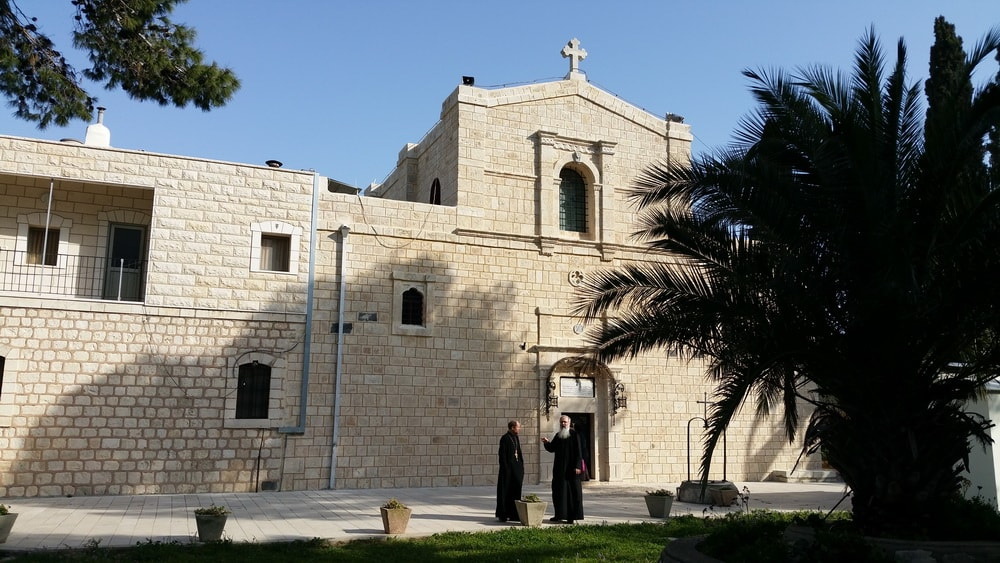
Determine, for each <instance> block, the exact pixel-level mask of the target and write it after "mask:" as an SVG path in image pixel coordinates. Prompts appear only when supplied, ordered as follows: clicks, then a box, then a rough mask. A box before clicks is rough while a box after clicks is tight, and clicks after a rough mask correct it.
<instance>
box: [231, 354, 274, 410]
mask: <svg viewBox="0 0 1000 563" xmlns="http://www.w3.org/2000/svg"><path fill="white" fill-rule="evenodd" d="M270 399H271V366H268V365H264V364H262V363H260V362H250V363H246V364H243V365H241V366H240V372H239V381H238V382H237V386H236V418H267V405H268V401H270Z"/></svg>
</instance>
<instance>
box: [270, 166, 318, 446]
mask: <svg viewBox="0 0 1000 563" xmlns="http://www.w3.org/2000/svg"><path fill="white" fill-rule="evenodd" d="M319 180H320V176H319V174H317V173H315V172H313V193H312V196H313V198H312V209H311V210H310V213H309V274H308V279H307V281H306V330H305V335H304V336H303V337H302V338H303V340H304V342H303V346H302V385H301V388H300V390H299V397H300V399H299V400H300V401H301V404H300V405H299V424H298V425H297V426H286V427H284V428H278V432H279V433H280V434H305V432H306V411H307V410H308V408H309V364H310V363H312V362H311V360H310V357H309V356H310V354H311V351H312V324H313V293H314V292H315V288H316V246H317V242H316V230H317V229H316V222H317V218H318V216H319V186H320V181H319Z"/></svg>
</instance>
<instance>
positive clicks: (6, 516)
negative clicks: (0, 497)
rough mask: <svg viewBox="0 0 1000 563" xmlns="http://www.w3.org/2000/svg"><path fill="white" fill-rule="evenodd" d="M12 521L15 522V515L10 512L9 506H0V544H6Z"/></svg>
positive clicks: (12, 524)
mask: <svg viewBox="0 0 1000 563" xmlns="http://www.w3.org/2000/svg"><path fill="white" fill-rule="evenodd" d="M14 520H17V513H16V512H11V511H10V507H9V506H6V505H3V504H0V543H6V542H7V536H9V535H10V529H11V528H13V527H14Z"/></svg>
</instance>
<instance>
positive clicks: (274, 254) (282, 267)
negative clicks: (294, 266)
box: [260, 233, 292, 272]
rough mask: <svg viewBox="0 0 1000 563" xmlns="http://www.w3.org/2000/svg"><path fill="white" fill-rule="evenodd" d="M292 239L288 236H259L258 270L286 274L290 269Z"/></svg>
mask: <svg viewBox="0 0 1000 563" xmlns="http://www.w3.org/2000/svg"><path fill="white" fill-rule="evenodd" d="M291 247H292V237H290V236H288V235H273V234H263V233H262V234H261V235H260V269H261V270H267V271H271V272H287V271H289V269H290V259H289V258H290V256H291Z"/></svg>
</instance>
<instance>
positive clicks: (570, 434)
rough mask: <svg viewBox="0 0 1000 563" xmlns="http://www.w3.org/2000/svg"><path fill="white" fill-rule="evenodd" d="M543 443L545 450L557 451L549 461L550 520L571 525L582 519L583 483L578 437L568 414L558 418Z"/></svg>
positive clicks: (581, 456)
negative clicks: (557, 422) (550, 462)
mask: <svg viewBox="0 0 1000 563" xmlns="http://www.w3.org/2000/svg"><path fill="white" fill-rule="evenodd" d="M542 445H544V446H545V450H546V451H548V452H552V453H554V454H556V455H555V459H554V460H553V462H552V508H553V510H554V511H555V516H553V517H552V518H549V521H550V522H560V521H566V522H567V523H569V524H572V523H573V521H574V520H583V485H582V483H581V482H580V476H581V475H582V474H583V454H582V450H581V448H580V438H579V437H578V436H577V435H576V431H575V430H573V429H572V428H570V420H569V417H568V416H566V415H562V416H560V417H559V431H558V432H556V434H555V436H553V437H552V439H551V440H549V439H548V438H542Z"/></svg>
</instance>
